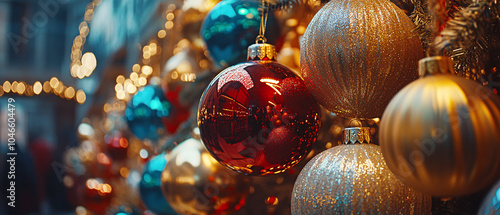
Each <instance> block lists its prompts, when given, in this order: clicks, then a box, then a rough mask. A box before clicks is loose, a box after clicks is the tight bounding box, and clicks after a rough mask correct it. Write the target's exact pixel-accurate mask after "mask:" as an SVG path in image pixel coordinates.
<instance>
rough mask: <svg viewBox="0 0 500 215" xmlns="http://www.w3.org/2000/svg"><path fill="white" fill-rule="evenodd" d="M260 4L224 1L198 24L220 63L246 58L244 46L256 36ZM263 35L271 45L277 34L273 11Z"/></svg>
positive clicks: (233, 0) (238, 61)
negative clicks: (200, 24)
mask: <svg viewBox="0 0 500 215" xmlns="http://www.w3.org/2000/svg"><path fill="white" fill-rule="evenodd" d="M259 6H260V2H258V1H252V0H224V1H221V2H219V3H218V4H217V5H215V6H214V7H213V8H212V10H210V12H208V14H207V16H206V17H205V20H203V24H202V26H201V32H200V33H201V38H202V39H203V41H204V42H205V44H206V47H207V50H208V52H209V53H210V57H211V58H212V60H213V61H214V62H216V63H218V64H219V66H223V67H228V66H231V65H234V64H237V63H240V62H244V61H246V58H247V48H248V46H249V45H251V44H254V43H255V38H256V37H257V36H258V35H259V28H260V17H259V11H258V9H259ZM264 36H265V37H266V38H267V40H268V43H270V44H274V43H275V42H276V40H277V39H278V37H279V25H278V22H277V20H276V18H275V17H274V15H273V14H272V13H269V16H268V19H267V27H266V34H265V35H264Z"/></svg>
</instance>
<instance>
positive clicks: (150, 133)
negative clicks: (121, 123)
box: [125, 85, 171, 140]
mask: <svg viewBox="0 0 500 215" xmlns="http://www.w3.org/2000/svg"><path fill="white" fill-rule="evenodd" d="M170 115H171V105H170V102H168V101H167V100H166V99H165V96H164V95H163V91H162V89H161V88H160V87H158V86H154V85H150V86H145V87H144V88H142V89H141V90H139V91H138V92H137V93H136V94H135V95H134V97H132V99H131V100H130V102H129V103H128V105H127V109H126V110H125V117H126V120H127V124H128V127H129V129H130V131H131V132H132V134H134V135H135V136H136V137H138V138H139V139H146V138H147V139H150V140H157V139H158V138H159V137H160V133H161V132H163V131H164V129H165V128H164V127H163V125H162V118H163V117H168V116H170Z"/></svg>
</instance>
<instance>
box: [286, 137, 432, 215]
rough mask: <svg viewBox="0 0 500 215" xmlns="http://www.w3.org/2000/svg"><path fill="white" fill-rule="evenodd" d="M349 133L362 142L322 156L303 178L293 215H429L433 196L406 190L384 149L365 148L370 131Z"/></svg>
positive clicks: (295, 194)
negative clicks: (389, 163)
mask: <svg viewBox="0 0 500 215" xmlns="http://www.w3.org/2000/svg"><path fill="white" fill-rule="evenodd" d="M346 130H347V133H351V134H350V135H352V137H354V138H353V139H358V140H355V141H353V142H349V141H348V142H347V144H344V145H340V146H336V147H333V148H330V149H328V150H326V151H324V152H322V153H321V154H319V155H317V156H315V157H314V158H313V159H312V160H311V161H309V163H307V165H306V166H305V167H304V168H303V169H302V171H301V172H300V175H299V177H298V178H297V181H296V182H295V186H294V187H293V192H292V214H297V215H298V214H430V210H431V196H430V195H426V194H422V193H419V192H417V191H415V190H414V189H412V188H409V187H406V186H405V185H403V183H401V181H399V180H398V179H397V177H396V176H395V175H394V174H392V173H391V171H389V169H388V168H387V165H386V163H385V161H384V159H383V157H382V153H381V152H380V147H379V146H377V145H373V144H366V143H368V142H370V140H369V139H365V138H364V137H363V136H366V135H368V132H369V128H348V129H345V130H344V134H346V132H345V131H346ZM349 130H350V131H349ZM344 143H346V142H344ZM352 143H355V144H352ZM359 143H362V144H359Z"/></svg>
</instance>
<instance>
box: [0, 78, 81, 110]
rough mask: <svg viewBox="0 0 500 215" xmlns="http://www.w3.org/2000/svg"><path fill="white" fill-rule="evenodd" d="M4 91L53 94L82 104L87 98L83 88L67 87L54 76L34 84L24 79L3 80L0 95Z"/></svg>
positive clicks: (30, 94)
mask: <svg viewBox="0 0 500 215" xmlns="http://www.w3.org/2000/svg"><path fill="white" fill-rule="evenodd" d="M6 93H12V94H18V95H22V96H35V95H41V94H42V93H45V94H54V95H56V96H59V97H60V98H63V99H68V100H75V101H76V102H78V103H80V104H83V103H84V102H85V100H86V99H87V97H86V95H85V92H83V90H76V89H75V88H73V87H67V86H65V85H64V83H63V82H62V81H60V80H58V79H57V78H56V77H52V78H51V79H50V81H45V82H43V83H42V82H40V81H36V82H35V83H34V84H32V85H31V84H28V83H26V82H24V81H13V82H12V83H11V82H10V81H5V82H4V83H3V84H2V85H1V86H0V97H1V96H3V95H4V94H6Z"/></svg>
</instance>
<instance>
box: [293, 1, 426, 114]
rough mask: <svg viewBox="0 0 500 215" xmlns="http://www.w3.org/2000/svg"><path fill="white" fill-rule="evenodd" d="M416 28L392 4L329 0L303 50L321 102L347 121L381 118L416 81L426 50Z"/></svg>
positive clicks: (306, 73) (306, 72)
mask: <svg viewBox="0 0 500 215" xmlns="http://www.w3.org/2000/svg"><path fill="white" fill-rule="evenodd" d="M414 28H415V25H414V24H413V23H412V22H411V20H410V19H409V18H408V16H407V15H406V14H405V13H404V12H403V11H402V10H401V9H399V8H398V7H397V6H396V5H394V4H393V3H391V2H390V1H387V0H345V1H330V2H329V3H327V4H326V5H325V6H324V7H323V8H321V10H320V11H319V12H318V13H317V14H316V15H315V16H314V18H313V20H312V21H311V23H309V26H308V27H307V30H306V32H305V34H304V37H303V40H302V43H301V46H300V48H301V49H300V50H301V56H300V60H301V62H300V64H301V67H302V77H303V78H304V81H305V83H306V85H307V87H308V89H309V91H310V92H311V93H312V94H313V95H314V97H315V98H316V100H317V101H318V102H319V103H320V104H321V105H323V107H325V108H326V109H328V110H330V111H332V112H334V113H335V114H337V115H339V116H342V117H348V118H349V117H354V118H374V117H380V116H381V115H382V113H383V111H384V108H385V107H386V106H387V104H388V103H389V101H390V100H391V98H392V97H393V96H394V95H395V94H396V93H397V92H398V91H399V90H400V89H401V88H403V87H404V86H405V85H406V84H408V83H410V82H411V81H413V80H415V79H416V78H417V77H418V75H417V62H418V60H419V59H420V58H422V57H423V49H422V45H421V43H420V40H419V38H418V36H417V34H416V33H415V32H414V31H413V29H414Z"/></svg>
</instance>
